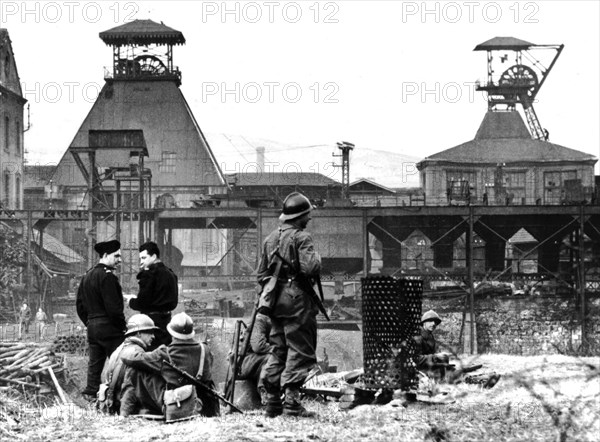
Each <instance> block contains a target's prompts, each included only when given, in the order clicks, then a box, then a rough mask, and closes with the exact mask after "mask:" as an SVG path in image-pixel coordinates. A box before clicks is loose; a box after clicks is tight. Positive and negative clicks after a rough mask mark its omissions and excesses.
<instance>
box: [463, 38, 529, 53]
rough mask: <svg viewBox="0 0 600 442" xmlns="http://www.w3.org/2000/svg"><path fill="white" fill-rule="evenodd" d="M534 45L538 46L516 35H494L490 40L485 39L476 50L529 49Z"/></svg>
mask: <svg viewBox="0 0 600 442" xmlns="http://www.w3.org/2000/svg"><path fill="white" fill-rule="evenodd" d="M532 46H536V45H535V44H533V43H529V42H528V41H525V40H520V39H518V38H514V37H494V38H492V39H490V40H488V41H484V42H483V43H481V44H478V45H477V46H475V49H473V50H474V51H501V50H509V51H515V50H519V49H529V48H530V47H532Z"/></svg>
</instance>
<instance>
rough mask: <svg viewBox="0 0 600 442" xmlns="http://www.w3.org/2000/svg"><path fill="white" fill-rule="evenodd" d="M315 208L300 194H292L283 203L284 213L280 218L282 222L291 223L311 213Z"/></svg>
mask: <svg viewBox="0 0 600 442" xmlns="http://www.w3.org/2000/svg"><path fill="white" fill-rule="evenodd" d="M312 209H314V206H313V205H312V204H311V203H310V200H309V199H308V198H306V197H305V196H304V195H302V194H301V193H299V192H293V193H290V194H289V195H288V196H286V197H285V200H284V201H283V213H282V214H281V215H280V216H279V219H280V220H281V221H289V220H291V219H295V218H299V217H301V216H302V215H305V214H307V213H309V212H310V211H311V210H312Z"/></svg>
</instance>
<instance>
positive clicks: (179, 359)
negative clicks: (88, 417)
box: [120, 313, 219, 417]
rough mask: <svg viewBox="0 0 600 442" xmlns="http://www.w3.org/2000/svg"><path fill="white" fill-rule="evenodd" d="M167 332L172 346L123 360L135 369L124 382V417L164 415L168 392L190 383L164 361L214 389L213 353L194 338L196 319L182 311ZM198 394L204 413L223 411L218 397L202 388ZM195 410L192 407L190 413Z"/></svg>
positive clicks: (174, 317) (214, 414) (162, 346)
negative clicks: (215, 397)
mask: <svg viewBox="0 0 600 442" xmlns="http://www.w3.org/2000/svg"><path fill="white" fill-rule="evenodd" d="M167 331H168V332H169V334H170V335H171V337H172V338H173V339H172V341H171V343H170V344H169V345H168V346H165V345H161V346H160V347H158V348H157V349H156V350H154V351H151V352H147V353H136V354H133V355H127V356H125V357H123V358H122V360H123V363H124V364H125V365H126V366H127V367H129V368H131V369H132V370H127V373H126V376H125V381H124V382H123V394H122V397H121V412H120V414H121V416H130V415H132V414H138V413H139V414H160V415H162V414H163V412H164V405H165V404H164V403H163V398H164V396H165V393H166V392H167V391H172V390H174V389H176V388H178V387H182V386H184V385H188V384H190V382H189V381H188V380H187V379H185V378H183V377H182V376H180V375H179V374H178V373H177V372H176V371H175V370H173V369H172V368H171V367H169V366H168V365H166V364H163V360H167V361H169V362H170V363H172V364H173V365H175V366H176V367H178V368H179V369H180V370H183V371H185V372H187V373H189V374H190V375H192V376H194V377H196V378H197V379H198V380H200V381H201V382H203V383H204V384H205V385H206V386H208V387H210V388H213V389H214V383H213V381H212V377H211V367H212V354H211V353H210V350H209V349H208V345H206V344H205V343H200V342H197V341H195V340H194V335H195V332H194V323H193V322H192V319H191V318H190V317H189V316H188V315H186V314H185V313H178V314H177V315H175V316H173V318H172V319H171V321H170V322H169V324H168V325H167ZM196 395H197V397H198V399H199V402H201V404H202V406H201V409H200V410H199V411H200V414H202V415H203V416H207V417H211V416H216V415H218V414H219V403H218V400H215V399H214V398H213V397H211V396H210V395H209V394H207V393H205V392H203V391H202V390H200V389H197V390H196ZM194 405H195V404H194ZM194 412H195V410H194V409H192V410H191V412H190V414H192V413H194Z"/></svg>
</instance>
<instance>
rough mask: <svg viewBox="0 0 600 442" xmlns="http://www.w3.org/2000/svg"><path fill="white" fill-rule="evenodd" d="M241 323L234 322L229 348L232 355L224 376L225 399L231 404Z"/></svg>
mask: <svg viewBox="0 0 600 442" xmlns="http://www.w3.org/2000/svg"><path fill="white" fill-rule="evenodd" d="M242 324H243V322H242V321H241V320H240V321H236V323H235V329H234V331H233V342H232V343H231V348H232V352H233V354H232V355H231V356H230V358H229V366H228V367H227V376H225V397H226V398H227V399H228V400H230V401H232V402H233V399H234V394H235V381H236V378H237V372H238V365H237V360H238V350H239V347H240V329H241V325H242Z"/></svg>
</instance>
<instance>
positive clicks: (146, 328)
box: [98, 314, 158, 413]
mask: <svg viewBox="0 0 600 442" xmlns="http://www.w3.org/2000/svg"><path fill="white" fill-rule="evenodd" d="M156 330H158V327H155V326H154V321H152V319H150V317H149V316H146V315H142V314H137V315H133V316H132V317H131V318H129V320H128V321H127V331H126V332H125V341H124V342H123V343H122V344H121V345H120V346H119V347H117V349H116V350H115V351H114V352H113V353H112V354H111V356H110V359H109V360H108V365H107V368H106V370H105V372H104V379H103V383H102V384H100V390H99V391H98V406H99V408H100V409H101V410H103V411H106V412H108V413H119V410H120V407H121V393H122V387H123V382H124V380H125V376H126V373H127V370H129V371H131V370H132V369H130V368H127V367H126V366H125V365H124V364H123V358H124V357H127V358H134V357H135V356H136V355H140V354H143V353H144V352H145V351H146V350H147V349H148V348H149V347H150V345H152V341H153V340H154V333H155V331H156Z"/></svg>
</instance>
